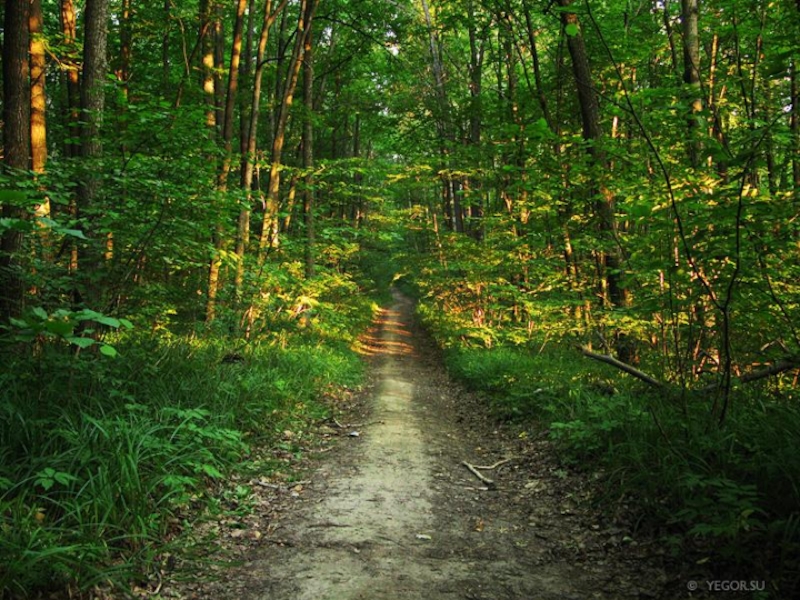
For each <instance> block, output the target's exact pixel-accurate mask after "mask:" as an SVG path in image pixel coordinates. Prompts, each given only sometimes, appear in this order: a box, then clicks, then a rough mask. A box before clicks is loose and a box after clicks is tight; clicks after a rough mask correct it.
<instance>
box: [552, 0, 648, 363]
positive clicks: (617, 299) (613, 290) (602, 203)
mask: <svg viewBox="0 0 800 600" xmlns="http://www.w3.org/2000/svg"><path fill="white" fill-rule="evenodd" d="M559 4H560V5H561V7H562V8H569V6H570V5H571V4H572V0H559ZM561 22H562V24H563V25H564V28H565V30H566V31H567V34H568V35H567V48H568V50H569V54H570V57H571V58H572V71H573V75H574V77H575V84H576V87H577V94H578V103H579V105H580V110H581V123H582V128H583V139H584V141H585V142H586V152H587V154H588V155H589V158H590V161H589V162H590V168H592V169H593V171H594V175H593V177H592V181H593V183H592V184H590V187H589V189H588V190H587V191H588V193H589V195H590V197H592V198H595V199H596V200H595V202H594V210H595V214H596V215H597V217H598V220H599V227H600V233H601V237H602V238H605V240H606V241H608V242H609V244H610V245H611V246H612V247H610V248H608V249H605V250H600V251H598V259H599V262H600V264H601V265H602V271H603V272H602V274H601V281H602V283H603V287H604V288H605V291H604V293H603V296H604V300H605V299H607V301H608V304H609V306H610V308H621V307H623V306H625V305H626V303H627V291H626V290H625V288H624V287H623V285H622V281H621V278H620V268H621V262H622V260H621V256H620V253H619V251H618V250H617V249H616V247H615V246H614V245H615V244H616V243H617V222H616V207H615V200H614V194H613V193H612V192H611V190H610V189H608V187H607V185H606V183H605V182H606V181H607V179H608V171H609V164H608V160H607V158H606V153H605V150H604V148H603V134H602V130H601V127H600V105H599V103H598V100H597V95H596V93H595V90H594V83H593V81H592V73H591V68H590V66H589V55H588V53H587V50H586V43H585V41H584V39H583V34H582V32H581V28H580V20H579V19H578V15H577V14H576V13H574V12H570V11H568V10H565V11H562V12H561ZM617 352H618V354H619V356H620V359H621V360H623V361H626V362H627V361H629V360H631V358H632V357H631V349H630V348H629V346H628V343H627V341H626V340H625V339H624V336H622V335H618V343H617Z"/></svg>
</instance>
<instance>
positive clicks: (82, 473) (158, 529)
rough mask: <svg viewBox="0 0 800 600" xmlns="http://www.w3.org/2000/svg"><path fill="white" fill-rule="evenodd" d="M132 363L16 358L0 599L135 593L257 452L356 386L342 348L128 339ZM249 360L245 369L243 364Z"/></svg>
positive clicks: (50, 351) (7, 397)
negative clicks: (332, 396) (341, 389)
mask: <svg viewBox="0 0 800 600" xmlns="http://www.w3.org/2000/svg"><path fill="white" fill-rule="evenodd" d="M116 346H117V348H118V350H119V353H120V356H119V357H118V358H117V359H109V358H108V357H103V356H99V355H95V354H90V353H82V354H80V355H79V356H75V355H74V353H73V354H71V353H68V352H65V351H64V349H63V348H59V347H57V346H52V347H45V348H44V349H43V351H42V352H41V353H40V354H39V355H38V356H36V357H34V358H30V357H27V358H21V357H19V356H18V355H14V354H12V353H7V354H6V356H4V360H5V365H6V366H5V368H4V369H3V371H2V373H1V374H0V389H2V390H3V399H2V402H0V590H2V595H3V596H8V597H26V596H33V595H35V594H37V593H40V592H43V591H47V590H51V589H58V588H63V587H64V586H66V585H70V586H72V587H73V588H77V589H87V588H90V587H92V586H93V585H96V584H98V583H100V582H102V583H103V584H104V585H108V582H109V581H110V582H112V585H114V586H117V587H119V588H121V589H124V588H125V586H126V585H127V583H128V582H129V581H130V580H131V578H132V577H134V576H136V575H137V574H138V573H141V572H143V571H145V570H146V569H147V565H149V564H150V563H152V562H153V561H154V560H156V559H157V556H158V555H159V554H160V553H163V552H164V551H165V547H168V545H169V544H170V543H174V542H175V540H177V539H179V536H180V533H181V531H182V530H183V529H184V525H183V524H182V522H183V521H184V520H185V519H187V518H189V517H190V515H192V514H194V515H196V514H199V513H200V512H202V506H205V505H209V504H212V503H213V502H214V498H213V495H212V494H211V493H210V492H209V490H213V489H214V488H217V487H219V486H217V485H216V483H217V482H220V481H222V480H224V479H225V477H226V476H227V474H228V473H230V472H231V471H232V470H234V469H241V468H246V464H245V463H246V459H247V457H248V454H249V451H250V448H251V447H252V446H253V445H255V444H258V445H265V444H270V443H271V442H272V441H273V440H275V439H276V437H277V435H278V434H279V433H280V432H281V431H283V429H285V428H286V427H287V426H288V424H296V423H297V422H298V421H304V422H307V421H310V420H313V419H318V418H320V417H322V416H324V415H325V414H326V411H327V410H328V407H327V406H326V405H325V404H324V403H323V402H322V401H321V400H320V399H321V398H322V396H323V395H324V393H325V392H326V391H329V390H330V388H331V387H336V386H343V385H347V386H357V385H358V383H359V382H360V378H361V376H362V373H361V369H362V366H361V363H360V362H359V360H358V358H357V357H356V355H355V354H354V353H353V352H352V351H350V350H349V349H348V347H347V346H346V345H344V344H335V343H331V344H328V345H323V344H321V343H319V341H314V342H310V343H308V342H304V341H303V340H302V339H301V338H297V339H294V340H293V343H292V345H291V346H287V347H286V348H283V347H281V345H279V344H271V345H270V344H261V345H252V346H245V347H241V346H240V347H238V348H237V353H238V355H237V360H234V361H232V362H226V361H225V356H226V355H227V354H228V353H229V352H230V350H231V344H230V343H224V342H221V341H207V340H200V339H197V338H180V337H170V336H162V337H160V338H155V337H146V338H143V337H139V338H133V337H130V338H128V339H127V340H123V341H120V342H119V343H117V344H116ZM239 359H240V360H239Z"/></svg>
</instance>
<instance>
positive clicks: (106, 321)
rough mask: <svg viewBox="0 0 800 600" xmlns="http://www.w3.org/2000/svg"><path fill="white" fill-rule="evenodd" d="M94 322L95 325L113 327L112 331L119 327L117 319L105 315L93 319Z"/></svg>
mask: <svg viewBox="0 0 800 600" xmlns="http://www.w3.org/2000/svg"><path fill="white" fill-rule="evenodd" d="M94 321H95V323H101V324H102V325H108V326H109V327H113V328H114V329H117V328H118V327H119V326H120V322H119V319H115V318H114V317H107V316H105V315H100V316H99V317H95V318H94Z"/></svg>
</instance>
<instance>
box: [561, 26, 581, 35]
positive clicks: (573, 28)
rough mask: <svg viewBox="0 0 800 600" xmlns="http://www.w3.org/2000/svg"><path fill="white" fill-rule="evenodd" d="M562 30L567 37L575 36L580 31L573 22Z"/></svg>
mask: <svg viewBox="0 0 800 600" xmlns="http://www.w3.org/2000/svg"><path fill="white" fill-rule="evenodd" d="M564 31H565V32H566V34H567V35H568V36H569V37H575V36H576V35H578V34H579V33H580V32H581V30H580V29H579V28H578V26H577V25H576V24H575V23H570V24H569V25H567V26H566V27H564Z"/></svg>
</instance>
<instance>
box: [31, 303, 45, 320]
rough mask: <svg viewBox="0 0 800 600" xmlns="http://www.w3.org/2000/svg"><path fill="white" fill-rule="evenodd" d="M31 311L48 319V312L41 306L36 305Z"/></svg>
mask: <svg viewBox="0 0 800 600" xmlns="http://www.w3.org/2000/svg"><path fill="white" fill-rule="evenodd" d="M31 312H32V313H33V314H35V315H36V316H37V317H39V318H40V319H42V320H46V319H47V312H46V311H45V310H44V309H43V308H42V307H41V306H36V307H34V308H33V309H31Z"/></svg>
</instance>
